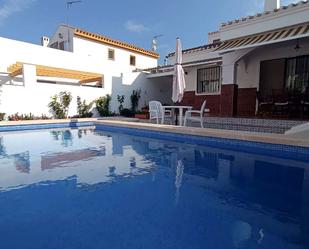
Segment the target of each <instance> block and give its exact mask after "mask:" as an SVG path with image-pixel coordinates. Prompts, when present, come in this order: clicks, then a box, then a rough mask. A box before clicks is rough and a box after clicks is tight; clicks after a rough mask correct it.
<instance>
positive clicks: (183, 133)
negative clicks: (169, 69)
mask: <svg viewBox="0 0 309 249" xmlns="http://www.w3.org/2000/svg"><path fill="white" fill-rule="evenodd" d="M87 126H88V127H89V126H92V127H96V128H97V129H98V130H105V131H112V132H118V133H119V132H122V133H126V134H132V135H136V136H144V137H150V138H157V139H167V140H171V141H175V142H182V143H190V144H197V145H206V146H215V147H218V148H225V149H232V150H235V146H236V147H237V150H240V151H244V152H251V153H258V154H264V155H274V153H276V156H281V157H283V158H288V157H291V156H292V157H293V158H295V159H298V160H302V161H304V160H305V161H309V145H308V146H301V145H295V144H289V143H287V144H284V143H276V142H271V141H272V138H274V139H275V141H276V139H277V140H278V139H279V140H280V138H281V139H282V135H272V136H271V137H267V136H265V135H264V137H263V136H262V135H261V134H254V133H244V134H242V133H235V134H234V131H216V130H211V129H208V130H207V129H205V130H201V129H198V128H188V127H179V126H178V127H173V126H166V125H151V124H142V123H135V122H124V121H106V120H105V121H101V120H96V119H80V120H77V119H76V120H75V119H72V120H48V121H42V120H41V121H38V122H36V121H31V122H23V123H18V124H16V122H15V123H14V122H12V123H10V125H0V132H6V131H23V130H39V129H56V128H78V127H87ZM216 132H217V133H216ZM266 135H270V134H266ZM259 136H260V138H263V139H264V140H266V141H257V140H256V137H259ZM248 137H249V139H248ZM250 137H252V139H251V140H250ZM263 139H262V140H263ZM287 141H288V140H287ZM283 142H286V141H284V140H283ZM294 143H295V139H294Z"/></svg>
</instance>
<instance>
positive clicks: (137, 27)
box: [124, 20, 149, 33]
mask: <svg viewBox="0 0 309 249" xmlns="http://www.w3.org/2000/svg"><path fill="white" fill-rule="evenodd" d="M124 26H125V28H126V29H127V30H129V31H131V32H135V33H141V32H144V31H148V30H149V29H148V28H147V27H146V26H145V25H143V24H141V23H137V22H134V21H132V20H128V21H126V23H125V24H124Z"/></svg>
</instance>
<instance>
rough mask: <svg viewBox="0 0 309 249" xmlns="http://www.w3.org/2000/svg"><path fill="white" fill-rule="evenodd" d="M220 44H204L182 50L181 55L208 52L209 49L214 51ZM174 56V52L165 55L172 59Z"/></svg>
mask: <svg viewBox="0 0 309 249" xmlns="http://www.w3.org/2000/svg"><path fill="white" fill-rule="evenodd" d="M220 44H221V42H216V43H212V44H205V45H202V46H198V47H193V48H189V49H184V50H182V53H183V54H190V53H195V52H200V51H203V50H210V49H215V48H217V47H218V46H219V45H220ZM174 55H175V52H173V53H169V54H168V55H167V57H172V56H174Z"/></svg>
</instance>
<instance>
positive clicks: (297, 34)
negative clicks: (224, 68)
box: [215, 23, 309, 53]
mask: <svg viewBox="0 0 309 249" xmlns="http://www.w3.org/2000/svg"><path fill="white" fill-rule="evenodd" d="M307 36H309V23H304V24H299V25H296V26H291V27H285V28H282V29H278V30H273V31H269V32H265V33H260V34H255V35H250V36H246V37H241V38H237V39H232V40H227V41H223V42H222V44H221V45H220V46H219V47H218V48H217V49H216V50H215V51H219V52H222V53H223V52H230V51H234V50H239V49H244V48H252V47H257V46H261V45H267V44H272V43H277V42H282V41H288V40H293V39H298V38H303V37H307Z"/></svg>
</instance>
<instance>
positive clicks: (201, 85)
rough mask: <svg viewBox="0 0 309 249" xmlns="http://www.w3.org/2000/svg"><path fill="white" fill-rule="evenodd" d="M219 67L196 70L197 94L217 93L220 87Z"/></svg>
mask: <svg viewBox="0 0 309 249" xmlns="http://www.w3.org/2000/svg"><path fill="white" fill-rule="evenodd" d="M221 75H222V74H221V67H220V66H218V67H209V68H202V69H198V70H197V89H196V92H197V93H219V92H220V87H221V80H222V76H221Z"/></svg>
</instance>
